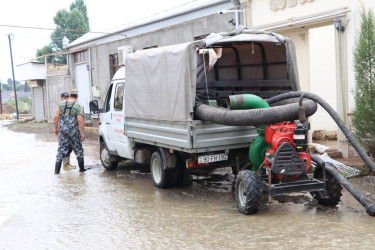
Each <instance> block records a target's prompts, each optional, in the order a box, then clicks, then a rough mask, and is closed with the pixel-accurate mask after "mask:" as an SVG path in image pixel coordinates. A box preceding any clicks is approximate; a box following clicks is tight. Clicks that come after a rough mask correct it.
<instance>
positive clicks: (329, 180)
mask: <svg viewBox="0 0 375 250" xmlns="http://www.w3.org/2000/svg"><path fill="white" fill-rule="evenodd" d="M314 178H315V179H318V180H322V179H323V170H322V169H321V168H319V169H317V170H316V171H315V173H314ZM326 190H327V191H326V195H327V196H326V197H324V192H323V191H320V192H311V193H310V194H311V195H312V196H313V197H314V198H315V199H317V200H318V203H319V204H321V205H324V206H331V207H334V206H336V205H337V204H339V202H340V199H341V196H342V194H341V190H342V186H341V185H340V183H339V182H338V181H337V180H336V179H335V178H334V177H333V176H332V175H331V174H330V173H329V172H328V171H326Z"/></svg>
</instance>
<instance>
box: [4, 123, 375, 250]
mask: <svg viewBox="0 0 375 250" xmlns="http://www.w3.org/2000/svg"><path fill="white" fill-rule="evenodd" d="M0 122H1V121H0ZM84 149H85V163H86V166H89V167H91V169H90V170H89V171H87V172H85V173H79V172H78V169H75V170H70V171H65V170H63V168H62V169H61V174H60V175H55V174H54V162H55V155H56V150H57V141H56V138H52V139H51V137H48V138H47V137H40V136H37V135H33V134H24V133H15V132H12V131H10V130H7V129H5V128H4V127H3V126H0V248H1V249H72V248H73V249H129V248H130V249H131V248H136V249H253V248H264V249H271V248H277V249H291V248H293V249H310V248H319V249H322V248H327V249H338V248H341V249H375V237H374V231H375V218H371V217H368V216H367V215H366V213H365V209H364V208H363V207H361V206H360V205H359V204H358V203H357V202H356V201H355V200H354V198H352V197H351V196H350V195H349V194H348V192H347V191H344V192H343V193H344V194H343V198H342V202H341V203H340V206H339V207H338V208H335V209H325V208H324V207H317V206H316V205H315V204H314V203H313V202H311V201H312V198H311V196H310V195H303V194H300V196H301V195H302V196H301V197H300V196H297V197H298V198H299V199H298V200H299V201H300V202H297V203H293V202H292V201H293V199H289V200H288V198H287V199H286V202H281V201H280V202H278V201H274V202H273V204H272V205H266V202H265V201H263V202H262V205H261V207H260V211H259V212H258V214H257V215H253V216H245V215H242V214H240V213H239V212H238V210H237V208H236V204H235V197H234V193H233V190H232V184H231V181H232V180H233V178H234V177H233V175H231V174H230V171H226V170H224V171H219V172H218V173H219V175H221V179H220V178H219V179H220V180H219V181H216V182H210V181H206V180H205V177H204V176H195V177H194V180H193V182H192V184H191V185H190V186H187V187H183V188H175V189H169V190H161V189H158V188H156V187H154V185H153V182H152V179H151V175H150V173H149V172H148V171H147V170H146V169H145V168H141V169H140V170H139V166H138V165H135V164H134V163H129V162H126V163H124V164H121V165H120V166H119V168H118V169H117V170H115V171H105V170H104V168H102V167H101V164H100V161H99V159H98V145H97V143H96V142H95V141H91V142H90V141H85V142H84ZM71 158H72V162H73V163H74V164H77V163H76V162H75V161H74V154H72V157H71ZM357 184H358V185H357ZM356 185H357V187H359V188H361V185H363V187H364V186H366V185H368V183H362V182H360V181H356ZM373 186H374V184H372V190H373ZM265 200H266V199H265ZM284 201H285V200H284Z"/></svg>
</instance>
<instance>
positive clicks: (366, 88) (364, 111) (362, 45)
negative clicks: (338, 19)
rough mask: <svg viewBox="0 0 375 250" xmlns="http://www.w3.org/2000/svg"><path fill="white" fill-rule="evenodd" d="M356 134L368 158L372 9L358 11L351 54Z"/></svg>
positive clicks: (372, 140) (373, 92) (372, 130)
mask: <svg viewBox="0 0 375 250" xmlns="http://www.w3.org/2000/svg"><path fill="white" fill-rule="evenodd" d="M354 68H355V80H356V89H355V95H354V99H355V109H354V111H353V126H354V128H355V135H356V137H357V139H358V140H359V141H360V143H361V144H362V146H363V147H364V148H365V149H366V150H367V152H368V153H369V154H370V155H375V19H374V14H373V12H372V11H371V10H369V11H368V12H367V13H366V10H365V9H364V8H363V9H362V12H361V27H360V32H359V38H358V42H357V46H356V50H355V51H354Z"/></svg>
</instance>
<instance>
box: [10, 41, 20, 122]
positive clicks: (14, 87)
mask: <svg viewBox="0 0 375 250" xmlns="http://www.w3.org/2000/svg"><path fill="white" fill-rule="evenodd" d="M11 36H12V38H11ZM13 37H14V36H13V35H12V34H8V39H9V50H10V61H11V63H12V75H13V89H14V99H15V102H16V112H17V120H19V116H18V103H17V90H16V79H15V78H14V67H13V54H12V43H11V40H12V39H13Z"/></svg>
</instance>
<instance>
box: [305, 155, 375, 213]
mask: <svg viewBox="0 0 375 250" xmlns="http://www.w3.org/2000/svg"><path fill="white" fill-rule="evenodd" d="M311 159H312V160H313V161H314V162H316V163H317V164H318V166H319V167H323V164H324V161H323V160H322V159H321V158H320V157H319V156H316V155H311ZM325 169H326V170H327V171H328V172H329V173H330V174H331V175H332V176H333V177H334V178H335V179H336V180H337V181H338V182H340V184H341V185H342V186H343V187H345V188H346V190H348V191H349V193H351V194H352V195H353V197H354V198H355V199H356V200H357V201H358V202H359V203H361V205H362V206H364V207H365V208H366V212H367V213H368V214H369V215H371V216H375V205H374V204H371V203H370V202H369V201H368V200H367V199H366V197H365V196H364V195H363V194H361V192H359V191H358V190H357V189H356V188H355V187H354V186H353V185H352V184H350V182H349V181H348V180H347V179H345V178H344V177H343V176H342V175H341V174H340V173H339V172H337V170H336V168H334V167H332V166H330V165H329V163H328V164H327V163H326V164H325Z"/></svg>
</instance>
